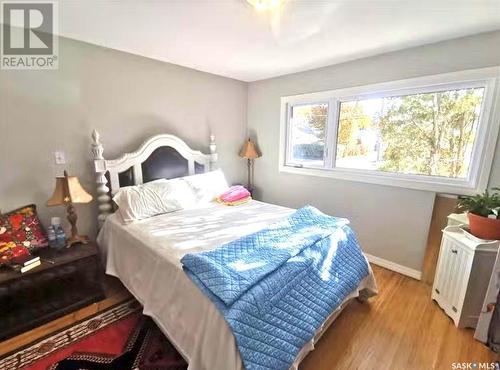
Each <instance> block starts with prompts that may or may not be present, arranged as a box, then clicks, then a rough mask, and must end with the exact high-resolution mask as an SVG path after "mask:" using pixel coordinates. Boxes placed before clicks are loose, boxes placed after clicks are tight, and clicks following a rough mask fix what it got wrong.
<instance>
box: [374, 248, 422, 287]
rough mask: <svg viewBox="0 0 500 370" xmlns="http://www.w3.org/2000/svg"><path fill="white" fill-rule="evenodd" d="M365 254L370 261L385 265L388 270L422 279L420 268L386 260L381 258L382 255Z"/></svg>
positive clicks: (381, 265)
mask: <svg viewBox="0 0 500 370" xmlns="http://www.w3.org/2000/svg"><path fill="white" fill-rule="evenodd" d="M365 256H366V258H367V259H368V261H369V262H371V263H373V264H375V265H377V266H380V267H384V268H386V269H388V270H391V271H395V272H398V273H400V274H403V275H406V276H409V277H411V278H413V279H416V280H422V271H418V270H415V269H412V268H409V267H406V266H403V265H400V264H397V263H395V262H392V261H388V260H385V259H383V258H380V257H376V256H372V255H371V254H368V253H365Z"/></svg>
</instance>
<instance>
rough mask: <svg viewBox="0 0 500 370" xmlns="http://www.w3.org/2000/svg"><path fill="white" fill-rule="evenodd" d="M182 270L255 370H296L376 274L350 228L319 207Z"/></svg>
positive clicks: (186, 260) (191, 259) (196, 258)
mask: <svg viewBox="0 0 500 370" xmlns="http://www.w3.org/2000/svg"><path fill="white" fill-rule="evenodd" d="M181 262H182V263H183V265H184V270H185V271H186V273H187V274H188V276H189V277H190V278H191V279H192V280H193V281H194V283H195V284H196V285H197V286H198V287H199V288H200V289H201V290H202V291H203V292H204V293H205V294H206V295H207V296H208V297H209V298H210V299H211V300H212V301H213V302H214V303H215V304H216V306H217V307H218V309H219V310H220V311H221V312H222V314H223V315H224V317H225V319H226V321H227V322H228V323H229V325H230V327H231V329H232V330H233V334H234V336H235V338H236V343H237V346H238V349H239V351H240V355H241V358H242V361H243V364H244V366H245V368H246V369H247V370H252V369H259V370H260V369H276V370H279V369H288V368H289V367H290V366H291V365H292V363H293V362H294V360H295V358H296V356H297V354H298V353H299V351H300V350H301V348H302V347H303V346H304V345H305V343H307V342H308V341H310V340H311V339H312V337H313V336H314V335H315V333H316V332H317V330H318V329H319V328H320V326H321V324H322V323H323V322H324V321H325V320H326V318H327V317H328V316H329V315H330V314H331V313H332V312H333V311H334V310H335V309H336V308H337V307H338V306H339V305H340V304H341V303H342V301H343V300H344V299H345V298H346V297H347V296H348V295H349V294H350V293H351V292H352V291H353V290H354V289H356V287H357V286H358V285H359V283H360V282H361V280H362V279H363V278H364V277H366V276H367V275H368V273H369V268H368V264H367V262H366V260H365V258H364V256H363V253H362V252H361V249H360V248H359V245H358V243H357V241H356V238H355V235H354V233H353V231H352V230H351V228H350V227H349V226H348V221H347V220H346V219H342V218H336V217H331V216H327V215H325V214H323V213H321V212H320V211H318V210H317V209H316V208H314V207H311V206H306V207H303V208H301V209H299V210H297V211H296V212H295V213H293V214H292V215H290V216H289V217H287V218H285V219H283V220H281V221H278V222H276V223H274V224H272V225H270V226H269V227H267V228H265V229H263V230H261V231H258V232H256V233H253V234H250V235H247V236H244V237H242V238H240V239H238V240H234V241H231V242H229V243H227V244H224V245H223V246H221V247H219V248H217V249H215V250H213V251H209V252H203V253H197V254H188V255H186V256H184V257H183V258H182V260H181Z"/></svg>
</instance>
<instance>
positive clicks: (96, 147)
mask: <svg viewBox="0 0 500 370" xmlns="http://www.w3.org/2000/svg"><path fill="white" fill-rule="evenodd" d="M99 139H100V135H99V133H98V132H97V130H96V129H94V130H93V131H92V154H93V155H94V159H104V157H103V156H102V154H103V153H104V148H103V146H102V144H101V142H100V141H99Z"/></svg>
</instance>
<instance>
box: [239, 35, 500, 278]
mask: <svg viewBox="0 0 500 370" xmlns="http://www.w3.org/2000/svg"><path fill="white" fill-rule="evenodd" d="M499 45H500V32H495V33H488V34H482V35H478V36H475V37H467V38H462V39H456V40H452V41H448V42H441V43H437V44H433V45H428V46H423V47H418V48H412V49H407V50H404V51H399V52H393V53H389V54H383V55H380V56H376V57H371V58H366V59H361V60H357V61H353V62H348V63H343V64H339V65H334V66H330V67H326V68H320V69H315V70H311V71H307V72H301V73H296V74H292V75H287V76H283V77H278V78H273V79H269V80H263V81H258V82H253V83H250V85H249V90H248V127H249V131H250V133H251V134H252V135H254V136H255V137H256V138H257V141H258V144H259V146H260V149H261V150H262V152H263V157H262V158H259V159H258V160H257V161H256V163H255V184H256V187H257V189H258V191H257V193H258V194H260V196H261V198H262V199H263V200H264V201H267V202H271V203H278V204H282V205H287V206H292V207H299V206H301V205H303V204H306V203H310V204H312V205H315V206H317V207H318V208H320V209H321V210H323V211H325V212H327V213H330V214H333V215H338V216H344V217H348V218H349V219H351V221H352V225H353V227H354V229H355V230H356V232H357V234H358V237H359V239H360V242H361V244H362V246H363V248H364V250H365V251H366V252H367V253H370V254H373V255H375V256H377V257H381V258H384V259H387V260H389V261H393V262H395V263H398V264H401V265H403V266H407V267H410V268H413V269H416V270H421V267H422V262H423V257H424V251H425V245H426V240H427V234H428V229H429V224H430V220H431V214H432V208H433V203H434V193H431V192H425V191H417V190H409V189H403V188H398V187H390V186H381V185H371V184H364V183H360V182H350V181H343V180H335V179H329V178H321V177H312V176H303V175H294V174H287V173H279V172H278V151H279V148H278V142H279V125H280V97H282V96H287V95H294V94H302V93H308V92H315V91H322V90H329V89H337V88H343V87H351V86H357V85H367V84H371V83H377V82H384V81H391V80H399V79H405V78H411V77H418V76H423V75H430V74H437V73H444V72H452V71H458V70H464V69H471V68H479V67H487V66H494V65H499V64H500V47H499ZM494 168H495V169H494V171H493V173H492V176H491V181H490V183H491V184H493V185H495V184H496V185H499V184H500V148H499V147H498V145H497V151H496V156H495V163H494Z"/></svg>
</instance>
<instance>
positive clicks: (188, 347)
mask: <svg viewBox="0 0 500 370" xmlns="http://www.w3.org/2000/svg"><path fill="white" fill-rule="evenodd" d="M293 211H294V210H293V209H290V208H284V207H280V206H276V205H271V204H267V203H262V202H257V201H251V202H249V203H247V204H244V205H240V206H237V207H229V206H224V205H220V204H217V203H210V204H207V205H205V206H203V207H201V208H196V209H189V210H182V211H177V212H173V213H169V214H164V215H161V216H156V217H152V218H149V219H146V220H142V221H138V222H135V223H132V224H129V225H126V226H125V225H123V224H121V223H120V221H119V219H118V216H117V215H111V216H110V217H108V219H107V220H106V222H105V224H104V226H103V228H102V230H101V232H100V233H99V236H98V243H99V245H100V247H101V250H102V255H103V260H104V261H106V272H107V273H108V274H110V275H113V276H117V277H118V278H120V280H121V281H122V282H123V284H124V285H125V286H126V287H127V289H128V290H130V292H131V293H132V294H133V295H134V296H135V297H136V298H137V299H138V300H139V301H140V302H141V304H142V305H143V306H144V314H145V315H148V316H151V317H153V319H154V320H155V321H156V323H157V324H158V325H159V327H160V328H161V329H162V330H163V332H164V333H165V334H166V335H167V336H168V337H169V339H170V340H171V342H172V343H173V344H174V345H175V346H176V348H177V349H178V350H179V352H180V353H181V354H182V355H183V356H184V358H185V359H186V360H187V361H188V363H189V369H192V370H213V369H217V370H240V369H242V362H241V359H240V356H239V352H238V349H237V347H236V343H235V339H234V336H233V334H232V333H231V330H230V328H229V326H228V325H227V323H226V321H225V320H224V318H223V316H222V315H221V314H220V312H219V311H218V310H217V308H216V307H215V305H214V304H213V303H212V302H211V301H210V300H209V299H208V298H207V297H206V296H204V295H203V293H202V292H201V291H200V290H199V289H198V287H197V286H196V285H194V283H193V282H192V281H191V280H190V279H189V278H188V277H187V275H186V274H185V273H184V271H183V270H182V265H181V263H180V260H181V258H182V257H183V256H184V255H185V254H187V253H196V252H201V251H206V250H210V249H214V248H217V247H218V246H220V245H221V244H223V243H226V242H228V241H230V240H234V239H237V238H239V237H241V236H243V235H246V234H249V233H252V232H255V231H258V230H260V229H263V228H264V227H266V226H267V225H269V224H270V223H271V222H274V221H276V220H278V219H280V218H283V217H286V216H288V215H289V214H291V213H292V212H293ZM363 289H368V290H369V291H371V292H376V286H375V281H374V279H373V275H370V276H368V277H367V278H365V279H364V280H363V281H362V282H361V284H360V286H359V287H358V289H357V290H356V291H354V292H353V293H352V294H351V295H350V296H349V297H348V298H347V299H346V300H345V301H344V302H347V301H348V300H350V299H352V298H353V297H356V296H358V294H359V291H361V290H363ZM341 308H343V305H342V307H341ZM341 308H339V310H337V311H338V312H340V309H341ZM338 312H335V313H334V314H332V316H331V318H332V319H333V318H334V317H336V315H337V314H338ZM328 321H329V322H330V321H331V320H328ZM320 332H322V330H320ZM313 345H314V339H313V340H311V342H310V343H308V344H307V345H306V346H305V347H304V348H303V349H302V351H301V352H300V354H299V356H298V357H297V360H296V362H295V364H294V367H297V365H298V363H299V362H300V360H302V358H303V357H304V356H305V355H306V354H307V352H309V351H310V350H312V349H313V348H314V347H313Z"/></svg>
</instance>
